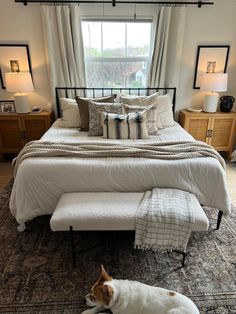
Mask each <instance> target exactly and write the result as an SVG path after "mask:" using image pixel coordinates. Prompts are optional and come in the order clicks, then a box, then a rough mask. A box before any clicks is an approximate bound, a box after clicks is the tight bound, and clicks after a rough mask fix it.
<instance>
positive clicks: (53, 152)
mask: <svg viewBox="0 0 236 314" xmlns="http://www.w3.org/2000/svg"><path fill="white" fill-rule="evenodd" d="M35 157H47V158H48V157H78V158H101V157H103V158H105V157H141V158H152V159H162V160H175V159H187V158H196V157H212V158H215V159H217V160H218V161H219V162H220V164H221V165H222V167H223V168H224V169H225V161H224V159H223V158H222V157H221V156H220V154H219V153H217V151H215V150H214V148H213V147H211V146H209V145H208V144H206V143H204V142H200V141H194V142H191V141H183V142H165V143H142V144H141V143H137V142H133V143H128V144H127V143H125V144H124V143H122V141H121V143H114V142H113V143H109V142H99V141H94V142H93V141H90V142H81V143H53V142H44V141H32V142H29V143H27V144H26V145H25V146H24V148H23V149H22V150H21V151H20V153H19V155H18V156H17V157H16V158H15V160H14V161H13V164H14V165H15V175H16V172H17V169H18V167H19V165H20V164H21V162H22V161H23V160H25V159H27V158H35Z"/></svg>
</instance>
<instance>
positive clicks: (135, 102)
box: [120, 92, 159, 106]
mask: <svg viewBox="0 0 236 314" xmlns="http://www.w3.org/2000/svg"><path fill="white" fill-rule="evenodd" d="M158 96H159V93H158V92H157V93H155V94H152V95H150V96H136V95H125V96H123V95H122V94H121V95H120V99H121V103H122V104H126V105H130V106H150V105H157V104H158Z"/></svg>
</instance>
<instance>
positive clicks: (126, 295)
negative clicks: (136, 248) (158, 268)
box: [82, 266, 199, 314]
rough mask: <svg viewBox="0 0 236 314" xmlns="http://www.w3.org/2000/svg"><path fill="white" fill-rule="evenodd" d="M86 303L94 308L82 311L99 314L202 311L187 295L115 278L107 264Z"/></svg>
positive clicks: (186, 313) (85, 313) (178, 313)
mask: <svg viewBox="0 0 236 314" xmlns="http://www.w3.org/2000/svg"><path fill="white" fill-rule="evenodd" d="M85 302H86V304H87V305H88V306H90V307H92V308H91V309H89V310H86V311H84V312H82V314H97V313H101V311H103V310H105V309H109V310H110V311H111V312H112V313H113V314H199V310H198V309H197V307H196V305H195V304H194V303H193V302H192V301H191V300H190V299H189V298H187V297H186V296H184V295H183V294H180V293H177V292H174V291H170V290H166V289H162V288H158V287H151V286H148V285H145V284H143V283H140V282H137V281H129V280H116V279H112V277H110V276H109V275H108V274H107V272H106V271H105V269H104V267H103V266H101V275H100V278H99V280H98V281H97V282H96V283H95V284H94V285H93V287H92V289H91V293H89V294H88V295H86V297H85Z"/></svg>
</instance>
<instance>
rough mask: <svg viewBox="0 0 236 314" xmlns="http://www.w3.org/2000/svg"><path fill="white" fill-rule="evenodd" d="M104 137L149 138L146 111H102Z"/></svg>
mask: <svg viewBox="0 0 236 314" xmlns="http://www.w3.org/2000/svg"><path fill="white" fill-rule="evenodd" d="M101 116H102V126H103V137H105V138H112V139H145V138H148V131H147V125H146V122H147V119H146V111H141V112H133V113H129V114H114V113H108V112H102V114H101Z"/></svg>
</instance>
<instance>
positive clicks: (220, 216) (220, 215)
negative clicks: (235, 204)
mask: <svg viewBox="0 0 236 314" xmlns="http://www.w3.org/2000/svg"><path fill="white" fill-rule="evenodd" d="M222 216H223V212H222V211H221V210H219V213H218V219H217V225H216V230H218V229H219V228H220V223H221V219H222Z"/></svg>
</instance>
